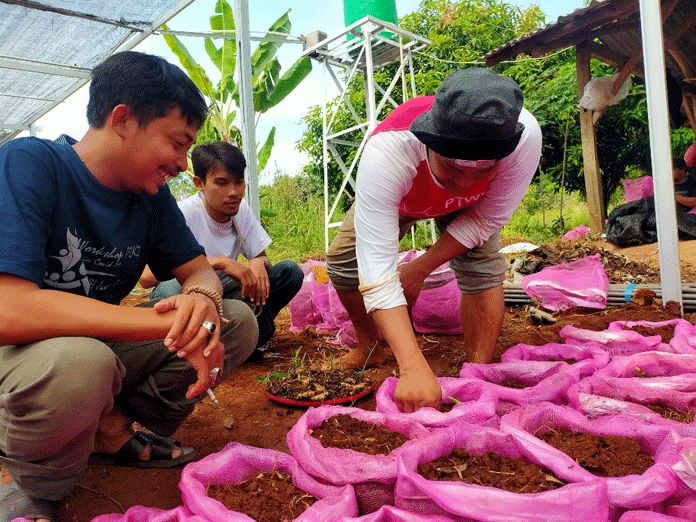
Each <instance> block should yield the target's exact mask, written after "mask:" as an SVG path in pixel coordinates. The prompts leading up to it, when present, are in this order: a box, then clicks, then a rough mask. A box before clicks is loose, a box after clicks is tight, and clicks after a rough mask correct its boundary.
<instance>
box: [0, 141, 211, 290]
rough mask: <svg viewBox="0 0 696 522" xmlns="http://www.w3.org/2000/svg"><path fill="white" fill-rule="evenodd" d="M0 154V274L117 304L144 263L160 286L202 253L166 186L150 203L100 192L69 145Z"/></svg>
mask: <svg viewBox="0 0 696 522" xmlns="http://www.w3.org/2000/svg"><path fill="white" fill-rule="evenodd" d="M74 143H75V140H74V139H72V138H70V137H68V136H65V135H63V136H61V137H59V138H58V139H57V140H55V141H50V140H43V139H39V138H33V137H32V138H20V139H16V140H13V141H11V142H9V143H6V144H5V145H3V146H2V147H0V272H2V273H7V274H13V275H16V276H19V277H22V278H24V279H28V280H30V281H33V282H34V283H36V284H37V285H38V286H39V287H40V288H48V289H54V290H61V291H65V292H72V293H75V294H79V295H85V296H88V297H91V298H93V299H98V300H99V301H104V302H107V303H112V304H118V303H119V302H120V301H121V299H123V298H124V297H125V296H126V295H128V293H129V292H130V291H131V290H132V289H133V287H134V286H135V284H136V283H137V282H138V278H139V277H140V274H141V273H142V271H143V268H144V267H145V265H146V264H149V265H150V268H151V269H152V271H153V273H154V274H155V276H156V277H157V278H158V279H160V280H166V279H169V278H171V277H172V275H171V270H172V269H173V268H176V267H178V266H180V265H182V264H184V263H186V262H188V261H190V260H191V259H193V258H195V257H196V256H198V255H199V254H202V253H204V250H203V248H202V247H201V246H200V245H199V244H198V242H197V241H196V239H195V238H194V237H193V234H191V231H190V230H189V229H188V227H187V226H186V222H185V221H184V218H183V216H182V214H181V212H180V211H179V209H178V207H177V204H176V201H175V199H174V197H173V196H172V194H171V192H170V191H169V187H167V186H166V185H165V186H164V187H162V188H161V189H160V190H159V191H158V193H157V194H156V195H154V196H150V195H146V194H135V193H133V192H127V191H116V190H112V189H109V188H107V187H105V186H104V185H102V184H101V183H100V182H99V181H98V180H97V179H96V178H95V177H94V175H93V174H92V173H91V172H90V171H89V170H88V169H87V167H85V165H84V163H83V162H82V160H81V159H80V158H79V156H78V155H77V153H76V152H75V150H74V149H73V147H72V145H73V144H74Z"/></svg>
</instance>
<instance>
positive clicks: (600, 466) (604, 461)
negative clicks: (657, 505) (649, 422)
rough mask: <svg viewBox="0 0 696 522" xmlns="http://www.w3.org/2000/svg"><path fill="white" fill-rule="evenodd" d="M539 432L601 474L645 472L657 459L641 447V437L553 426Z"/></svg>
mask: <svg viewBox="0 0 696 522" xmlns="http://www.w3.org/2000/svg"><path fill="white" fill-rule="evenodd" d="M537 436H538V437H539V438H540V439H541V440H543V441H544V442H546V443H548V444H550V445H551V446H553V447H554V448H556V449H559V450H560V451H562V452H563V453H565V454H566V455H568V456H569V457H571V458H572V459H573V460H574V461H575V462H577V463H578V464H580V466H582V467H583V468H585V469H586V470H587V471H589V472H590V473H593V474H594V475H598V476H600V477H625V476H626V475H642V474H643V473H645V470H647V469H648V468H649V467H650V466H652V465H653V463H654V461H653V458H652V457H651V456H650V455H646V454H645V453H643V452H642V451H641V450H640V444H639V443H638V441H637V440H635V439H632V438H630V437H618V436H614V435H606V436H604V437H598V436H597V435H594V434H592V433H580V432H572V431H570V430H567V429H559V430H550V431H549V432H547V433H545V434H544V435H537Z"/></svg>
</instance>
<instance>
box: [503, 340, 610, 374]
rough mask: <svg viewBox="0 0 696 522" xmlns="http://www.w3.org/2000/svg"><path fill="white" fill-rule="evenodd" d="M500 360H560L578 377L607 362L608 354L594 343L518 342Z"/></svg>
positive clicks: (591, 372) (593, 370)
mask: <svg viewBox="0 0 696 522" xmlns="http://www.w3.org/2000/svg"><path fill="white" fill-rule="evenodd" d="M500 360H501V361H502V362H504V363H507V362H515V361H559V360H561V361H564V362H566V363H568V364H569V365H570V368H571V371H574V372H576V373H577V374H578V375H579V376H580V377H587V376H588V375H592V374H593V373H594V372H595V371H596V370H598V369H599V368H603V367H604V366H606V365H607V364H608V363H609V354H608V353H607V351H606V350H604V349H603V348H602V347H601V346H599V345H597V344H594V343H587V344H584V345H579V344H559V343H547V344H544V345H541V346H534V345H531V344H524V343H520V344H516V345H515V346H511V347H510V348H508V349H507V350H506V351H505V352H504V353H503V354H502V355H501V356H500ZM572 361H576V362H572Z"/></svg>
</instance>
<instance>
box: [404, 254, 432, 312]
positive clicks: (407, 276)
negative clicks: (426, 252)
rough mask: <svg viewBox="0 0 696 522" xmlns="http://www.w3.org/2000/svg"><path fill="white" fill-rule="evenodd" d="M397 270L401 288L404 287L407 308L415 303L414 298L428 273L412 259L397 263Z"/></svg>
mask: <svg viewBox="0 0 696 522" xmlns="http://www.w3.org/2000/svg"><path fill="white" fill-rule="evenodd" d="M397 270H398V272H399V278H400V279H401V288H403V289H404V297H405V298H406V302H407V303H408V308H409V309H411V308H412V307H413V305H414V304H416V299H418V296H419V295H420V292H421V289H422V288H423V282H424V281H425V278H426V277H428V274H427V273H425V272H424V271H423V270H421V269H420V267H419V266H418V264H417V263H414V261H411V262H410V263H404V264H402V265H399V267H398V268H397Z"/></svg>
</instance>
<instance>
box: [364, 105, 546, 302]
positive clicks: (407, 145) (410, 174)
mask: <svg viewBox="0 0 696 522" xmlns="http://www.w3.org/2000/svg"><path fill="white" fill-rule="evenodd" d="M433 99H434V97H433V96H424V97H419V98H414V99H412V100H410V101H408V102H406V103H404V104H403V105H401V106H399V107H397V108H396V109H394V111H392V113H391V114H390V115H389V116H387V118H386V119H385V120H384V121H383V122H382V123H381V124H380V125H379V126H378V127H377V128H376V129H375V131H374V132H373V134H372V136H370V138H369V140H368V142H367V143H366V145H365V150H364V151H363V154H362V157H361V159H360V164H359V165H358V175H357V190H356V203H355V234H356V251H357V258H358V274H359V277H360V284H361V286H362V287H367V289H366V290H364V291H363V297H364V299H365V306H366V308H367V311H368V312H370V311H372V310H375V309H381V310H384V309H389V308H395V307H397V306H401V305H405V304H406V299H405V298H404V295H403V290H402V288H401V283H400V282H399V279H398V277H397V276H396V275H395V274H396V269H397V264H398V255H399V216H400V215H401V216H407V217H413V218H416V219H428V218H431V217H437V216H442V215H445V214H449V213H450V212H454V211H455V210H460V209H466V210H464V211H463V212H462V213H461V214H460V215H459V216H457V218H456V219H455V220H454V221H452V223H451V224H450V225H449V226H448V227H447V231H448V232H449V233H450V234H451V235H452V236H453V237H454V238H455V239H456V240H457V241H459V242H460V243H461V244H462V245H464V246H465V247H467V248H469V249H471V248H475V247H478V246H481V245H482V244H483V243H485V242H486V240H488V238H489V237H490V236H491V235H492V234H493V233H494V232H495V231H497V230H499V229H500V228H502V226H503V225H505V224H506V223H507V222H508V221H509V220H510V217H511V216H512V214H513V212H514V211H515V209H516V208H517V206H518V205H519V204H520V202H521V201H522V198H523V197H524V194H525V193H526V191H527V188H528V187H529V184H530V182H531V180H532V176H534V172H535V171H536V169H537V166H538V165H539V158H540V157H541V129H540V128H539V124H538V123H537V121H536V119H535V118H534V116H532V114H531V113H530V112H529V111H527V110H526V109H522V112H521V113H520V117H519V121H520V122H521V123H523V124H524V126H525V129H524V132H523V133H522V137H521V138H520V142H519V143H518V145H517V147H516V148H515V150H514V151H513V152H512V154H510V155H509V156H506V157H505V158H502V159H500V160H498V161H497V162H496V163H495V166H494V167H493V169H494V172H495V173H494V175H493V177H492V178H491V179H490V181H488V182H483V183H479V184H477V185H474V186H473V187H472V188H471V189H470V190H469V192H468V193H466V194H465V195H463V196H461V195H458V196H454V195H453V194H451V193H449V192H447V191H446V190H445V189H444V188H442V186H441V185H440V184H439V183H438V182H437V180H436V179H435V178H434V176H433V175H432V173H431V172H430V168H429V166H428V162H427V159H426V155H427V148H426V146H425V144H424V143H422V142H421V141H419V140H418V138H416V136H415V135H414V134H413V133H411V132H410V131H409V130H408V128H409V126H410V124H411V122H412V121H413V120H414V119H415V118H416V117H417V116H419V115H421V114H422V113H424V112H425V111H427V110H429V109H430V107H431V106H432V103H433Z"/></svg>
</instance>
